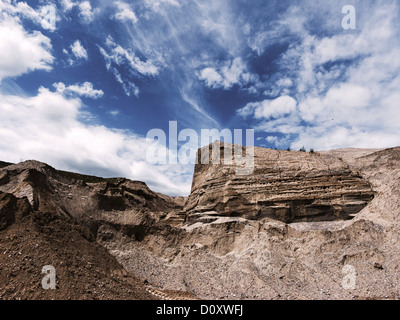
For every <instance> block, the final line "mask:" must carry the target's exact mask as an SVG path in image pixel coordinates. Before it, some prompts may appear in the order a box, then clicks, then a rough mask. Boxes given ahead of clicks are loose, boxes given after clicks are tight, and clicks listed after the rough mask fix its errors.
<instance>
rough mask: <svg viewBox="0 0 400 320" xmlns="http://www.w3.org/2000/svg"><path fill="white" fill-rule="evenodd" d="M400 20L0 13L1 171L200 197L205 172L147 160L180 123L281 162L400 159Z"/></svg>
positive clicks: (218, 9) (8, 2) (223, 9)
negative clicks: (199, 180)
mask: <svg viewBox="0 0 400 320" xmlns="http://www.w3.org/2000/svg"><path fill="white" fill-rule="evenodd" d="M345 5H353V6H354V7H355V9H356V18H357V25H356V29H355V30H344V29H343V28H342V19H343V17H344V16H345V15H344V14H343V13H342V7H343V6H345ZM51 10H53V11H51ZM48 12H54V13H55V24H53V23H51V20H49V15H48ZM399 18H400V9H399V4H398V1H366V0H363V1H354V0H346V1H337V0H335V1H333V0H332V1H317V0H314V1H312V0H305V1H288V0H280V1H273V0H268V1H265V0H264V1H259V0H253V1H244V0H235V1H233V0H231V1H227V0H201V1H200V0H192V1H189V0H136V1H123V0H120V1H102V0H98V1H95V0H91V1H88V0H63V1H51V0H37V1H26V2H25V1H14V0H0V159H1V160H4V161H12V162H19V161H21V160H27V159H36V160H40V161H44V162H47V163H49V164H50V165H53V166H55V167H57V168H60V169H65V170H73V171H78V172H82V173H87V174H95V175H101V176H107V177H112V176H124V177H128V178H131V179H136V180H141V181H145V182H146V183H148V185H149V186H150V187H151V188H152V189H154V190H156V191H160V192H164V193H167V194H170V195H187V194H188V193H189V192H190V186H191V179H192V174H193V166H192V165H182V164H178V165H154V164H151V163H149V162H148V161H147V159H146V150H147V148H148V146H149V141H148V140H146V134H147V132H149V131H150V130H152V129H156V128H159V129H162V130H165V131H166V132H167V133H168V126H169V122H170V121H177V122H178V127H179V130H182V129H186V128H190V129H193V130H195V131H196V132H198V133H200V130H202V129H213V128H216V129H219V130H222V129H225V128H228V129H231V130H234V129H243V130H246V129H254V130H255V136H256V145H257V146H262V147H268V148H278V149H286V148H288V147H291V148H292V149H299V148H301V147H302V146H305V147H306V148H307V149H310V148H314V149H316V150H326V149H335V148H344V147H363V148H371V147H392V146H397V145H400V135H399V129H400V111H399V108H400V91H399V88H400V37H399V36H398V35H399V34H400V30H399V29H400V19H399ZM195 147H196V148H197V146H194V148H195Z"/></svg>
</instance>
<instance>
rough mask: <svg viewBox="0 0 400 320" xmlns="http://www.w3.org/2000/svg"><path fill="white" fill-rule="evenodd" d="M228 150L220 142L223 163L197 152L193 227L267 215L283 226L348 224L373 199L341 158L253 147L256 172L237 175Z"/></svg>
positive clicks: (189, 215) (188, 206)
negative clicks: (205, 158)
mask: <svg viewBox="0 0 400 320" xmlns="http://www.w3.org/2000/svg"><path fill="white" fill-rule="evenodd" d="M209 148H210V149H209V153H210V159H212V158H213V154H212V153H213V152H212V149H213V148H212V146H210V147H209ZM226 148H229V149H232V145H226V144H223V143H221V147H220V149H219V150H220V158H221V162H220V164H213V163H212V161H210V163H209V164H202V162H201V157H202V156H201V153H202V151H201V150H200V151H199V154H198V157H199V161H198V162H199V164H197V165H196V168H195V173H194V180H193V186H192V193H191V195H190V197H189V199H188V202H187V204H186V207H185V211H186V213H187V218H186V219H187V221H188V222H189V223H195V222H212V221H213V220H217V219H218V218H220V217H241V218H246V219H251V220H259V219H263V218H266V217H268V218H273V219H276V220H280V221H282V222H285V223H292V222H316V221H334V220H349V219H352V218H354V217H355V215H356V214H357V213H358V212H360V211H361V210H362V209H363V208H364V207H365V206H366V205H368V203H369V202H370V201H371V200H372V199H373V198H374V192H373V190H372V187H371V185H370V184H369V183H368V182H367V181H365V180H364V179H363V178H362V177H361V176H360V175H359V174H358V173H357V172H354V171H353V170H351V169H350V168H349V166H348V164H347V163H346V162H344V161H343V160H342V159H341V158H338V157H332V156H330V155H326V154H319V153H306V152H293V151H292V152H290V151H277V150H269V149H262V148H255V149H254V168H252V169H253V170H252V172H251V173H250V174H248V175H238V174H237V170H236V167H235V162H234V161H233V162H232V164H225V162H227V161H226V160H225V162H224V155H225V151H226ZM203 150H204V149H203ZM214 150H215V149H214ZM244 153H245V152H244ZM228 154H229V153H228ZM232 154H233V153H232ZM214 157H215V154H214ZM225 159H226V158H225ZM203 163H204V161H203Z"/></svg>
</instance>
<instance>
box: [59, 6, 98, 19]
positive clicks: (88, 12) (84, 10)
mask: <svg viewBox="0 0 400 320" xmlns="http://www.w3.org/2000/svg"><path fill="white" fill-rule="evenodd" d="M61 5H62V7H63V10H64V12H65V13H68V12H69V11H71V10H72V9H74V8H78V10H79V17H80V18H81V19H82V21H83V22H84V23H87V24H89V23H91V22H93V20H94V18H95V15H96V13H97V12H98V11H99V10H97V9H93V8H92V5H91V3H90V1H72V0H62V1H61Z"/></svg>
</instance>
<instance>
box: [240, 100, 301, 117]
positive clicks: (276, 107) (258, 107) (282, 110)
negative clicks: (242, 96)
mask: <svg viewBox="0 0 400 320" xmlns="http://www.w3.org/2000/svg"><path fill="white" fill-rule="evenodd" d="M296 107H297V102H296V100H294V99H293V98H292V97H289V96H282V97H279V98H277V99H275V100H268V99H266V100H264V101H261V102H251V103H249V104H247V105H246V106H245V107H244V108H242V109H240V110H239V111H238V114H239V115H240V116H242V117H248V116H253V117H254V118H255V119H270V118H272V117H279V116H283V115H287V114H289V113H291V112H295V111H296Z"/></svg>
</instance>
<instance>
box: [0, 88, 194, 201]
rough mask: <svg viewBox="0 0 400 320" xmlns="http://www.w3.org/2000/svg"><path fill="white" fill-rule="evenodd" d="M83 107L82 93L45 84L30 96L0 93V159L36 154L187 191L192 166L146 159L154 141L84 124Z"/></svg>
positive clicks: (64, 165) (61, 165)
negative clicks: (66, 93)
mask: <svg viewBox="0 0 400 320" xmlns="http://www.w3.org/2000/svg"><path fill="white" fill-rule="evenodd" d="M82 108H83V105H82V102H81V100H80V99H69V98H66V97H65V96H63V95H61V94H59V93H57V92H50V91H49V90H48V89H45V88H41V89H40V90H39V93H38V94H37V95H36V96H33V97H18V96H10V95H0V159H2V160H4V161H11V162H19V161H20V159H25V160H27V159H34V160H39V161H43V162H46V163H48V164H50V165H52V166H54V167H56V168H58V169H63V170H72V171H78V172H82V173H87V174H94V175H100V176H105V177H116V176H122V177H127V178H130V179H134V180H139V181H145V182H147V183H148V185H149V186H150V187H151V188H153V189H154V190H155V191H159V192H163V193H166V194H171V195H182V194H188V193H189V192H190V187H191V173H192V172H191V171H192V169H191V168H189V167H188V166H186V167H185V166H179V165H178V166H154V165H150V164H149V163H148V161H147V159H146V152H144V151H145V150H147V148H148V147H149V146H150V145H152V143H153V142H150V141H147V140H146V139H145V138H143V137H140V136H138V135H136V134H134V133H132V132H129V131H122V130H117V129H109V128H106V127H104V126H101V125H97V124H84V123H82V122H81V121H80V120H79V119H81V118H82V116H84V113H83V111H82ZM10 141H13V143H10ZM190 167H191V166H190Z"/></svg>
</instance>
